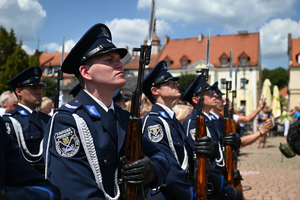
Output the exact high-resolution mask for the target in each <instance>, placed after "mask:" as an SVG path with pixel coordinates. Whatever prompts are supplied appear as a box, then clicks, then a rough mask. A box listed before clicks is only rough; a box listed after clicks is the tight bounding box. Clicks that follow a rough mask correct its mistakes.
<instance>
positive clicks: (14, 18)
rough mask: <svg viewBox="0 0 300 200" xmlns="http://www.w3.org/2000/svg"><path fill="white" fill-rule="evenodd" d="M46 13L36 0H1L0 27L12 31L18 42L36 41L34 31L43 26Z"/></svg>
mask: <svg viewBox="0 0 300 200" xmlns="http://www.w3.org/2000/svg"><path fill="white" fill-rule="evenodd" d="M45 17H46V11H44V10H43V7H42V6H41V4H40V3H39V2H38V1H37V0H1V2H0V25H2V26H3V27H4V28H6V30H7V31H10V29H11V28H12V29H14V32H15V34H16V37H17V39H18V40H23V41H34V40H36V30H37V29H39V28H41V27H42V25H43V19H44V18H45Z"/></svg>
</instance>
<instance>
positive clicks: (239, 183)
mask: <svg viewBox="0 0 300 200" xmlns="http://www.w3.org/2000/svg"><path fill="white" fill-rule="evenodd" d="M230 124H231V131H232V132H233V133H236V127H235V121H234V120H233V119H232V120H230ZM233 169H237V159H235V160H233ZM234 185H235V187H236V188H237V189H239V190H240V191H241V192H242V196H243V199H245V198H244V194H243V189H242V184H241V180H240V179H239V178H236V179H234Z"/></svg>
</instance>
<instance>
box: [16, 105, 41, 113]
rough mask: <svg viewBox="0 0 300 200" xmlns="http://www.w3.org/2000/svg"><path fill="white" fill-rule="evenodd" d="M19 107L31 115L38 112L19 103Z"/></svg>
mask: <svg viewBox="0 0 300 200" xmlns="http://www.w3.org/2000/svg"><path fill="white" fill-rule="evenodd" d="M18 105H19V106H21V107H22V108H24V109H25V110H27V111H28V112H30V113H31V114H32V112H33V111H36V112H38V109H37V108H36V109H35V110H31V109H30V108H29V107H27V106H25V105H23V104H21V103H18Z"/></svg>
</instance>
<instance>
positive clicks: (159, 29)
mask: <svg viewBox="0 0 300 200" xmlns="http://www.w3.org/2000/svg"><path fill="white" fill-rule="evenodd" d="M105 24H106V25H107V26H108V27H109V29H110V31H111V33H112V39H113V43H114V44H115V45H116V46H117V47H125V46H128V47H129V48H133V47H139V46H140V45H141V44H143V43H144V40H145V39H146V37H147V34H148V27H149V25H148V20H145V19H114V20H112V21H109V22H105ZM170 31H172V30H171V27H170V25H169V24H168V23H167V22H165V21H163V20H157V21H156V33H157V35H163V34H165V33H167V32H170ZM160 39H162V38H160Z"/></svg>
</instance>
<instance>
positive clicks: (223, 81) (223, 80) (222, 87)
mask: <svg viewBox="0 0 300 200" xmlns="http://www.w3.org/2000/svg"><path fill="white" fill-rule="evenodd" d="M220 82H221V84H220V89H226V79H225V78H221V81H220Z"/></svg>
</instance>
